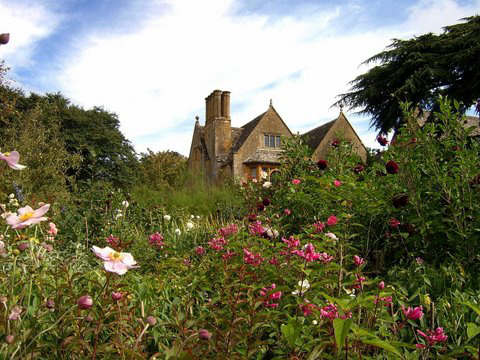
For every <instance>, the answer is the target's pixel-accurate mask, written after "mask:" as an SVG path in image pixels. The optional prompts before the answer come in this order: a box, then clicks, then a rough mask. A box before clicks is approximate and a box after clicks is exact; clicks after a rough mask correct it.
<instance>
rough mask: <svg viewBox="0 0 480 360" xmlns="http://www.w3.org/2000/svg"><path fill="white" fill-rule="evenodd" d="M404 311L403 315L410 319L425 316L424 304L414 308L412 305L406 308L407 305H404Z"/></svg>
mask: <svg viewBox="0 0 480 360" xmlns="http://www.w3.org/2000/svg"><path fill="white" fill-rule="evenodd" d="M402 311H403V315H405V317H406V318H407V319H410V320H418V319H421V318H422V317H423V306H422V305H420V306H417V307H416V308H413V309H412V308H411V307H409V308H407V309H405V306H403V305H402Z"/></svg>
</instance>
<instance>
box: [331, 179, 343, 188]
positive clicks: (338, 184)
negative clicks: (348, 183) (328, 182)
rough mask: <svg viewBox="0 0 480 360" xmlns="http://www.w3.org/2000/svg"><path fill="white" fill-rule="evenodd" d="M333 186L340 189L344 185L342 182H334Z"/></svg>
mask: <svg viewBox="0 0 480 360" xmlns="http://www.w3.org/2000/svg"><path fill="white" fill-rule="evenodd" d="M333 185H334V186H336V187H339V186H341V185H342V182H341V181H340V180H333Z"/></svg>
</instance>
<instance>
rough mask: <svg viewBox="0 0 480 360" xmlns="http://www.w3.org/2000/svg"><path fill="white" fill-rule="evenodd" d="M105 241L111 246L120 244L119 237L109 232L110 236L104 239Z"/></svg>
mask: <svg viewBox="0 0 480 360" xmlns="http://www.w3.org/2000/svg"><path fill="white" fill-rule="evenodd" d="M105 241H106V242H107V244H108V245H110V246H113V247H118V246H119V245H120V240H119V238H117V237H115V236H113V235H112V234H110V236H109V237H107V238H106V239H105Z"/></svg>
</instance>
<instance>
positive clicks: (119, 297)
mask: <svg viewBox="0 0 480 360" xmlns="http://www.w3.org/2000/svg"><path fill="white" fill-rule="evenodd" d="M122 298H123V294H122V293H121V292H112V300H114V301H120V300H122Z"/></svg>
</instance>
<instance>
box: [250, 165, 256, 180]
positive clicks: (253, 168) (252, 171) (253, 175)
mask: <svg viewBox="0 0 480 360" xmlns="http://www.w3.org/2000/svg"><path fill="white" fill-rule="evenodd" d="M250 177H251V178H252V179H256V178H257V168H256V167H252V168H250Z"/></svg>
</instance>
